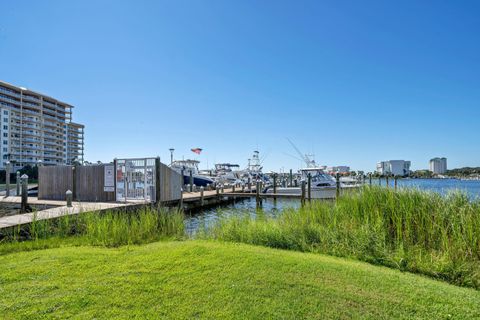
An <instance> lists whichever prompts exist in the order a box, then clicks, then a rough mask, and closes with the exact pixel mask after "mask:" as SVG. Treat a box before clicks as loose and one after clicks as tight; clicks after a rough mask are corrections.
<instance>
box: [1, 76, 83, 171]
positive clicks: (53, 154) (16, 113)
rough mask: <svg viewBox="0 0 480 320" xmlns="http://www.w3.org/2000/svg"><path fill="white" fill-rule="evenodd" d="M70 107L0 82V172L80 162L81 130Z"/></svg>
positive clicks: (33, 92) (30, 91)
mask: <svg viewBox="0 0 480 320" xmlns="http://www.w3.org/2000/svg"><path fill="white" fill-rule="evenodd" d="M72 108H73V106H71V105H69V104H67V103H65V102H61V101H59V100H57V99H54V98H52V97H49V96H46V95H44V94H41V93H38V92H35V91H32V90H28V89H25V88H22V87H17V86H14V85H11V84H8V83H6V82H3V81H0V122H1V124H0V169H4V168H5V166H6V163H7V161H10V162H11V163H12V164H13V166H14V170H16V169H18V168H21V167H23V166H25V165H31V166H35V165H37V164H40V163H41V164H44V165H56V164H71V163H73V162H76V161H78V162H83V137H84V136H83V135H84V126H83V125H81V124H78V123H74V122H72Z"/></svg>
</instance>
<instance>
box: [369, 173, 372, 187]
mask: <svg viewBox="0 0 480 320" xmlns="http://www.w3.org/2000/svg"><path fill="white" fill-rule="evenodd" d="M368 184H369V185H370V186H372V173H371V172H370V173H369V174H368Z"/></svg>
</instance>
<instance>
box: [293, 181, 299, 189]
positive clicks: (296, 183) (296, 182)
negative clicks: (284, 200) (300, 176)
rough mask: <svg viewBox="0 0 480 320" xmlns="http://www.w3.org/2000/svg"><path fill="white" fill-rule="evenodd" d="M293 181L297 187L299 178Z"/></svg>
mask: <svg viewBox="0 0 480 320" xmlns="http://www.w3.org/2000/svg"><path fill="white" fill-rule="evenodd" d="M293 183H294V186H295V188H296V187H298V180H297V179H295V180H294V181H293Z"/></svg>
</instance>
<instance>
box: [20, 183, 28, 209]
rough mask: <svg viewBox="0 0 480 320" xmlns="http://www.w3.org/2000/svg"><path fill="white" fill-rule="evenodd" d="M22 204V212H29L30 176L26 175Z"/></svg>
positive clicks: (23, 184)
mask: <svg viewBox="0 0 480 320" xmlns="http://www.w3.org/2000/svg"><path fill="white" fill-rule="evenodd" d="M21 179H22V204H21V207H20V212H21V213H25V212H27V208H28V176H27V175H26V174H24V175H23V176H22V177H21Z"/></svg>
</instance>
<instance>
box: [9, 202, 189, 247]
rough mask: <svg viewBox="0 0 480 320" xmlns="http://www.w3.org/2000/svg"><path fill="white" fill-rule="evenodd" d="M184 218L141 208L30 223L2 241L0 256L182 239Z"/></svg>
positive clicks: (168, 211) (163, 210)
mask: <svg viewBox="0 0 480 320" xmlns="http://www.w3.org/2000/svg"><path fill="white" fill-rule="evenodd" d="M184 234H185V231H184V215H183V212H182V211H180V210H177V209H167V208H162V207H160V208H150V207H145V208H142V209H139V210H136V211H132V212H122V211H107V212H102V213H99V212H85V213H81V214H77V215H70V216H69V215H66V216H62V217H60V218H57V219H52V220H34V221H33V223H31V224H29V225H28V226H27V227H18V228H15V229H13V230H11V231H10V233H9V234H7V235H5V237H4V238H3V239H2V241H0V242H3V245H2V246H0V254H1V253H7V252H12V251H23V250H33V249H38V248H49V247H58V246H60V245H61V244H64V243H67V244H74V245H95V246H106V247H117V246H121V245H130V244H142V243H148V242H153V241H158V240H162V239H165V238H168V239H180V238H183V237H184Z"/></svg>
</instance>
